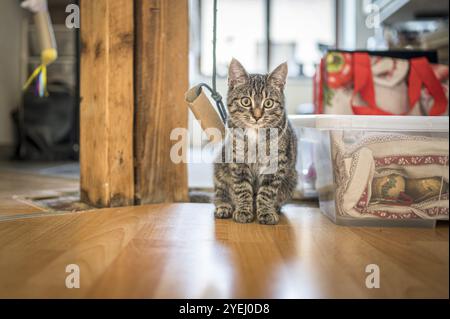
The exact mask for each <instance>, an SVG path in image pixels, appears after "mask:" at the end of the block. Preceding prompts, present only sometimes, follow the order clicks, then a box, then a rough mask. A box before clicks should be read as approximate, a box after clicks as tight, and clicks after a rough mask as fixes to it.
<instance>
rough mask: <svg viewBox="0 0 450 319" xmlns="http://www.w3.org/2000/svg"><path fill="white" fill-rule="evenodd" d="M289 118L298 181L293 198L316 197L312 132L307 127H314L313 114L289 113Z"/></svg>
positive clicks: (314, 117)
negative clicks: (292, 131) (294, 136)
mask: <svg viewBox="0 0 450 319" xmlns="http://www.w3.org/2000/svg"><path fill="white" fill-rule="evenodd" d="M289 120H290V122H291V124H292V127H293V129H294V130H295V133H296V135H297V164H296V168H297V172H298V182H297V188H296V190H295V192H294V198H295V199H317V197H318V194H317V191H316V188H315V184H316V178H317V173H316V168H315V163H314V162H315V161H314V140H313V138H314V134H313V132H311V130H310V129H308V127H309V128H311V127H314V125H315V120H316V116H315V115H291V116H289Z"/></svg>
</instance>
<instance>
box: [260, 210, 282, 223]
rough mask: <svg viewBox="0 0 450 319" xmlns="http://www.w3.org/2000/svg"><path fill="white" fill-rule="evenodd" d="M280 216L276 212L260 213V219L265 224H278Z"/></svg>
mask: <svg viewBox="0 0 450 319" xmlns="http://www.w3.org/2000/svg"><path fill="white" fill-rule="evenodd" d="M279 220H280V217H279V216H278V214H277V213H276V212H265V213H261V214H259V215H258V221H259V223H260V224H264V225H276V224H278V221H279Z"/></svg>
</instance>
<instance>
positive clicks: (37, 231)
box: [0, 204, 449, 298]
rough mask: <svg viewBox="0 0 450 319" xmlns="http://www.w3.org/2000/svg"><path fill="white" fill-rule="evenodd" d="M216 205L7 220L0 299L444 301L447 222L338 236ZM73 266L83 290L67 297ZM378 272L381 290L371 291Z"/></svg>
mask: <svg viewBox="0 0 450 319" xmlns="http://www.w3.org/2000/svg"><path fill="white" fill-rule="evenodd" d="M212 209H213V207H212V205H210V204H164V205H148V206H140V207H128V208H112V209H102V210H96V211H90V212H81V213H69V214H64V215H60V216H47V217H36V218H28V219H24V220H12V221H4V222H0V297H68V298H71V297H94V298H103V297H106V298H109V297H125V298H141V297H142V298H166V297H167V298H232V297H237V298H346V297H356V298H367V297H381V298H383V297H388V298H394V297H395V298H397V297H439V298H448V251H449V246H448V224H443V225H440V226H439V227H438V228H436V229H400V228H383V229H380V228H348V227H341V226H335V225H334V224H332V223H331V222H330V221H329V220H328V219H327V218H326V217H324V216H323V215H322V214H321V213H320V212H319V210H318V209H317V208H315V207H304V206H303V207H300V206H296V205H288V206H287V207H286V208H285V209H284V210H285V213H284V216H283V217H282V218H281V222H280V224H279V225H277V226H264V225H259V224H256V223H253V224H247V225H242V224H236V223H234V222H233V221H231V220H214V218H213V215H212ZM68 264H77V265H78V266H79V267H80V280H81V287H80V288H79V289H67V288H66V287H65V279H66V276H67V273H66V272H65V269H66V266H67V265H68ZM368 264H377V265H378V266H379V267H380V272H381V287H380V288H379V289H367V288H366V286H365V279H366V276H367V275H368V274H367V273H365V267H366V266H367V265H368Z"/></svg>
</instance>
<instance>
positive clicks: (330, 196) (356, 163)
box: [300, 115, 449, 227]
mask: <svg viewBox="0 0 450 319" xmlns="http://www.w3.org/2000/svg"><path fill="white" fill-rule="evenodd" d="M310 124H311V126H310V128H307V127H305V128H303V131H305V132H308V134H307V135H305V136H309V137H310V138H309V139H310V140H312V141H313V145H314V146H313V148H314V155H313V156H314V163H315V168H316V172H317V179H316V181H315V188H316V190H317V191H318V194H319V202H320V208H321V210H322V212H323V213H325V214H326V215H327V216H328V217H329V218H330V219H331V220H333V221H334V222H335V223H336V224H340V225H359V226H424V227H433V226H434V225H435V223H436V220H448V211H449V201H448V175H449V167H448V165H449V164H448V160H449V144H448V143H449V134H448V130H449V126H448V125H449V121H448V117H422V116H417V117H416V116H353V115H342V116H338V115H317V116H315V120H314V121H310ZM301 138H302V137H301V136H300V139H301ZM300 152H302V150H300Z"/></svg>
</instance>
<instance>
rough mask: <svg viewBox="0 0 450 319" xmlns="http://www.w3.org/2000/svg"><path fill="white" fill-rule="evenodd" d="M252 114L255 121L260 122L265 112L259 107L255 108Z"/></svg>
mask: <svg viewBox="0 0 450 319" xmlns="http://www.w3.org/2000/svg"><path fill="white" fill-rule="evenodd" d="M252 113H253V117H254V118H255V120H259V119H260V118H261V117H262V115H263V110H262V109H261V108H259V107H255V108H253V110H252Z"/></svg>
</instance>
